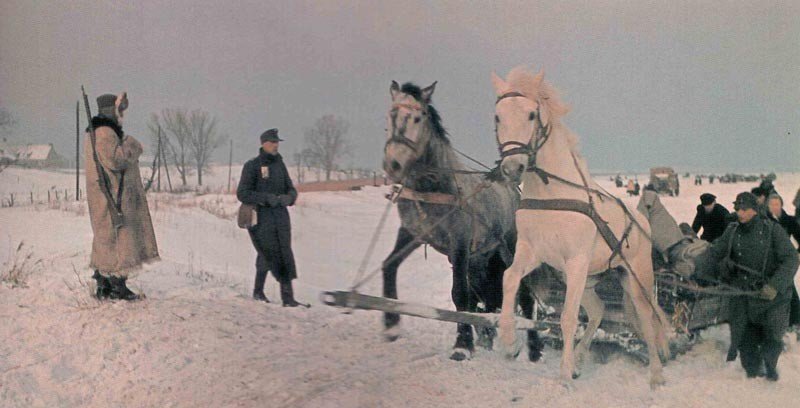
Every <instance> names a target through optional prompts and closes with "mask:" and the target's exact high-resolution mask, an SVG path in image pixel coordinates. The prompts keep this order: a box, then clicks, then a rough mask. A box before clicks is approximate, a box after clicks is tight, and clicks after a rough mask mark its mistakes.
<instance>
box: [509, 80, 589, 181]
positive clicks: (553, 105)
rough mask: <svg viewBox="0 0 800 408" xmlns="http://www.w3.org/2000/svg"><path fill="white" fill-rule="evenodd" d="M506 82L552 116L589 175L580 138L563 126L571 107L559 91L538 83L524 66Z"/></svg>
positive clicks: (557, 127)
mask: <svg viewBox="0 0 800 408" xmlns="http://www.w3.org/2000/svg"><path fill="white" fill-rule="evenodd" d="M506 82H507V83H508V84H509V85H510V86H511V88H512V89H514V90H515V91H517V92H520V93H521V94H523V95H525V96H526V97H528V98H534V99H536V101H537V102H538V103H540V104H541V105H542V106H543V107H544V109H545V110H547V112H549V114H550V122H551V123H553V125H554V128H555V129H560V130H561V134H563V135H564V136H565V137H566V139H567V142H568V144H569V147H570V150H571V151H572V152H573V153H575V155H576V157H577V159H578V161H579V163H580V164H581V167H582V168H583V169H584V172H587V173H586V174H588V171H589V168H588V165H587V163H586V159H585V158H584V157H583V155H581V154H580V151H579V150H578V138H577V136H576V135H575V134H574V133H572V131H571V130H569V129H568V128H567V127H566V126H563V125H562V124H561V118H562V117H564V116H566V114H567V113H569V111H570V106H569V105H568V104H567V103H565V102H564V101H563V100H562V99H561V95H560V94H559V91H558V89H556V87H554V86H553V84H551V83H550V82H549V81H547V80H542V81H541V82H539V83H538V85H537V81H536V74H534V73H533V72H531V71H529V70H528V69H527V68H526V67H525V66H524V65H520V66H518V67H515V68H513V69H512V70H511V72H509V73H508V78H507V79H506Z"/></svg>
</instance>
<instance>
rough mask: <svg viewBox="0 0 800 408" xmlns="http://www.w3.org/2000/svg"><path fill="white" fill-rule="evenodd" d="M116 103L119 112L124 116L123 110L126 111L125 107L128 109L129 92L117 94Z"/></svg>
mask: <svg viewBox="0 0 800 408" xmlns="http://www.w3.org/2000/svg"><path fill="white" fill-rule="evenodd" d="M114 105H115V106H116V108H117V113H118V114H119V116H123V113H122V112H125V109H128V93H127V92H123V93H121V94H119V95H117V100H116V101H114Z"/></svg>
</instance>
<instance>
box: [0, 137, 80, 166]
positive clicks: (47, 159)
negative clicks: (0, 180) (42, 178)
mask: <svg viewBox="0 0 800 408" xmlns="http://www.w3.org/2000/svg"><path fill="white" fill-rule="evenodd" d="M0 149H2V150H3V151H2V152H0V156H12V155H13V157H15V158H16V163H15V164H17V165H19V166H25V167H39V168H41V167H64V166H66V165H68V164H69V163H68V161H67V159H66V158H65V157H64V156H62V155H60V154H58V153H57V152H56V149H55V147H53V144H52V143H48V144H37V145H35V144H29V145H25V146H8V147H5V148H3V147H0Z"/></svg>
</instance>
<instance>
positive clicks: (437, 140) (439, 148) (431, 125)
mask: <svg viewBox="0 0 800 408" xmlns="http://www.w3.org/2000/svg"><path fill="white" fill-rule="evenodd" d="M400 91H401V92H403V93H405V94H406V95H408V96H411V97H412V98H414V100H416V101H417V102H419V103H420V104H421V105H422V106H424V107H425V108H426V109H427V111H428V126H427V131H428V132H430V138H429V140H428V145H427V148H426V149H425V150H424V151H423V152H422V154H421V155H420V157H419V158H418V159H417V163H418V164H419V165H422V166H427V167H434V168H437V167H441V168H445V169H461V168H462V166H461V163H460V162H459V160H458V158H457V157H456V156H455V151H454V150H453V147H452V145H451V144H450V139H449V138H448V134H447V130H446V129H445V128H444V126H443V125H442V117H441V116H440V115H439V111H437V110H436V108H434V107H433V105H431V104H429V103H425V101H423V100H422V89H420V87H419V86H417V85H416V84H414V83H411V82H406V83H405V84H403V86H402V87H401V88H400ZM447 179H448V178H445V180H441V179H440V177H439V176H435V175H434V176H431V175H428V176H423V177H421V178H419V179H418V180H416V187H417V188H420V189H421V190H420V191H440V192H452V191H453V190H454V188H455V186H454V185H453V184H452V182H451V181H449V180H447ZM440 183H441V184H440ZM434 186H438V187H434Z"/></svg>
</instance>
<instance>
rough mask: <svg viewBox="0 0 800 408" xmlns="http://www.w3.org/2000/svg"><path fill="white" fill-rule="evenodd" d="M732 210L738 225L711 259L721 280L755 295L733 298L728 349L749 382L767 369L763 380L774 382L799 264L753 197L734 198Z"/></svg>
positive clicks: (713, 248)
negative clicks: (732, 349)
mask: <svg viewBox="0 0 800 408" xmlns="http://www.w3.org/2000/svg"><path fill="white" fill-rule="evenodd" d="M734 208H735V210H736V215H737V216H738V219H739V221H738V222H734V223H731V224H730V225H729V226H728V227H727V228H726V229H725V232H724V234H723V235H722V236H721V237H720V238H719V239H717V240H716V241H714V244H713V245H712V246H711V249H710V253H711V256H712V258H713V259H714V260H716V261H717V262H719V268H718V269H717V272H718V274H719V276H718V279H719V280H721V281H722V282H724V283H727V284H729V285H731V286H734V287H736V288H738V289H740V290H743V291H754V292H756V293H757V295H741V296H735V297H732V298H731V300H730V303H729V323H730V326H731V343H732V346H735V347H736V348H737V349H738V350H739V354H740V356H741V357H740V358H741V363H742V367H744V369H745V371H746V372H747V376H748V377H749V378H753V377H756V376H758V375H761V369H762V367H765V368H766V377H767V379H769V380H771V381H777V380H778V371H777V368H776V367H777V364H778V357H779V356H780V353H781V351H782V350H783V341H782V339H783V334H784V332H785V331H786V329H787V327H788V324H789V303H790V302H791V298H792V291H793V289H794V275H795V272H797V267H798V264H800V258H798V256H797V252H796V251H795V249H794V247H792V243H791V242H790V241H789V236H788V235H786V232H785V231H784V230H783V228H781V227H780V226H779V225H778V224H777V223H775V222H773V221H772V220H769V219H765V218H763V217H761V215H759V214H758V211H757V208H758V202H757V200H756V197H755V196H754V195H753V194H752V193H749V192H744V193H741V194H739V195H738V196H736V201H735V202H734Z"/></svg>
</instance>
